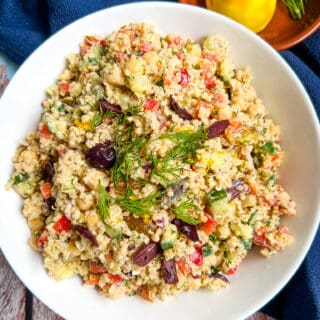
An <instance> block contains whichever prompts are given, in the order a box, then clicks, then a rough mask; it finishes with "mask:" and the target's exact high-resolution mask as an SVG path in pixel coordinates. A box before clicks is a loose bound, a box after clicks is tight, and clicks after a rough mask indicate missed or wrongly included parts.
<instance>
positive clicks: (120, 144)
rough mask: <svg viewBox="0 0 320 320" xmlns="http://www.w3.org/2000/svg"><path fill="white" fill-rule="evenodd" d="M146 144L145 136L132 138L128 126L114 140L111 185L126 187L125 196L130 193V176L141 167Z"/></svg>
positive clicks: (131, 130)
mask: <svg viewBox="0 0 320 320" xmlns="http://www.w3.org/2000/svg"><path fill="white" fill-rule="evenodd" d="M147 143H148V138H147V137H146V136H138V137H133V128H132V126H128V127H127V128H123V129H122V130H119V131H118V133H117V134H116V138H115V149H116V152H117V158H116V162H115V164H114V166H113V168H112V171H111V172H112V180H113V183H114V184H115V185H116V186H118V185H119V183H120V182H124V183H125V185H126V194H127V195H129V194H130V193H131V188H130V181H129V178H130V174H132V173H133V172H135V171H136V170H137V169H138V168H139V167H140V166H141V154H142V153H143V149H144V148H145V146H146V144H147Z"/></svg>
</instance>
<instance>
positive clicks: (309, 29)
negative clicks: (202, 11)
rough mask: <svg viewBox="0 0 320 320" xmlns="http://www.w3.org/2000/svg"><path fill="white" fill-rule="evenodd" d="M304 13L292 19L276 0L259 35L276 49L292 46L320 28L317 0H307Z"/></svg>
mask: <svg viewBox="0 0 320 320" xmlns="http://www.w3.org/2000/svg"><path fill="white" fill-rule="evenodd" d="M179 1H180V2H181V3H186V4H191V5H197V6H201V7H204V8H205V7H206V3H205V0H179ZM305 11H306V14H305V16H304V17H303V19H301V20H293V19H292V18H291V16H290V14H289V12H288V9H287V8H286V6H285V5H284V4H283V2H282V1H279V0H278V2H277V8H276V11H275V13H274V16H273V18H272V20H271V21H270V23H269V24H268V25H267V27H266V28H265V29H264V30H263V31H261V32H260V33H259V35H260V36H261V37H262V38H263V39H264V40H266V41H267V42H268V43H269V44H270V45H272V46H273V47H274V48H275V49H276V50H279V51H280V50H284V49H288V48H290V47H293V46H294V45H296V44H297V43H299V42H301V41H303V40H305V39H306V38H307V37H309V36H310V35H311V34H312V33H313V32H315V31H316V30H318V29H319V28H320V3H319V0H309V1H308V3H307V4H306V7H305Z"/></svg>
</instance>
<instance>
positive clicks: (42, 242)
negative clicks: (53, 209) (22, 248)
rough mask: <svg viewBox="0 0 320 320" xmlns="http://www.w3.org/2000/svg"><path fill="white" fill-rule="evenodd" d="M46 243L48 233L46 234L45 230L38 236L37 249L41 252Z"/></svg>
mask: <svg viewBox="0 0 320 320" xmlns="http://www.w3.org/2000/svg"><path fill="white" fill-rule="evenodd" d="M47 242H48V232H47V230H46V229H45V230H44V231H43V232H42V233H41V235H40V237H39V239H38V248H39V249H41V250H43V248H44V245H45V244H46V243H47Z"/></svg>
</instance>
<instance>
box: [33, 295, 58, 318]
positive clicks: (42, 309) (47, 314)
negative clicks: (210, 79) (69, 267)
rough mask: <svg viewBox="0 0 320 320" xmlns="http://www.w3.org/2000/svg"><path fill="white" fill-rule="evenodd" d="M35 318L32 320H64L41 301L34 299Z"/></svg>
mask: <svg viewBox="0 0 320 320" xmlns="http://www.w3.org/2000/svg"><path fill="white" fill-rule="evenodd" d="M32 314H33V317H32V320H44V319H45V320H63V318H61V317H60V316H58V315H57V314H56V313H55V312H53V311H52V310H50V309H49V308H48V307H47V306H46V305H44V304H43V303H42V302H41V301H40V300H39V299H37V298H36V297H33V311H32Z"/></svg>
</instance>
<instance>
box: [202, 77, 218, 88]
mask: <svg viewBox="0 0 320 320" xmlns="http://www.w3.org/2000/svg"><path fill="white" fill-rule="evenodd" d="M204 84H205V85H206V88H207V89H209V90H210V89H214V88H215V87H216V85H217V84H216V81H215V80H214V78H213V77H212V78H206V79H204Z"/></svg>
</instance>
